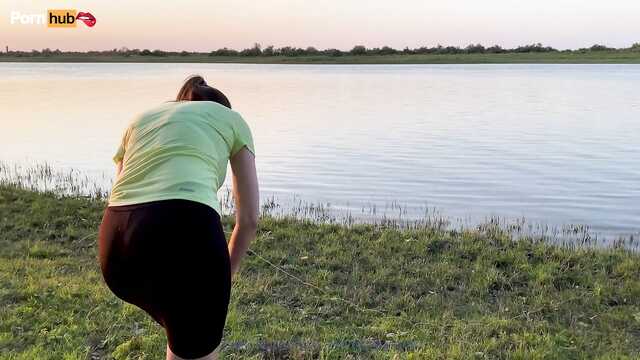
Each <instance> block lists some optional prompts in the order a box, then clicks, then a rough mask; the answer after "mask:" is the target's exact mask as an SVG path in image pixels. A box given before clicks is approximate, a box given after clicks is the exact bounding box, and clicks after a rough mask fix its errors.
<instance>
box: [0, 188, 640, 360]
mask: <svg viewBox="0 0 640 360" xmlns="http://www.w3.org/2000/svg"><path fill="white" fill-rule="evenodd" d="M103 207H104V203H103V202H102V201H99V200H93V199H90V198H82V197H78V196H67V197H61V196H58V195H55V194H52V193H38V192H34V191H30V190H24V189H22V188H20V187H17V186H14V185H6V184H5V185H0V359H87V358H91V359H94V358H95V359H98V358H115V359H159V358H162V357H163V353H164V349H165V339H164V334H163V333H162V331H161V328H160V327H159V326H157V325H155V324H154V323H153V322H152V321H151V320H150V318H149V317H148V316H146V314H145V313H143V312H142V311H141V310H138V309H137V308H135V307H133V306H130V305H127V304H125V303H123V302H122V301H120V300H119V299H117V298H116V297H115V296H114V295H112V294H111V293H110V291H109V290H108V288H107V287H106V286H105V284H104V283H103V281H102V277H101V274H100V272H99V267H98V265H97V260H96V246H95V243H96V239H95V236H94V235H93V234H94V233H95V231H96V229H97V227H98V224H99V222H100V219H101V215H102V210H103ZM224 222H225V227H226V229H227V230H230V229H231V227H232V224H231V219H230V218H227V217H225V219H224ZM252 249H253V250H254V251H255V252H256V254H259V255H260V256H262V257H264V258H265V259H268V260H269V261H271V262H273V263H275V264H277V265H278V266H281V267H282V268H283V269H285V270H286V271H288V272H290V273H291V274H293V275H295V276H298V277H300V278H302V279H303V280H304V281H307V282H309V283H312V284H314V285H316V286H318V287H320V288H321V289H323V290H322V291H319V290H316V289H314V288H310V287H307V286H304V285H301V284H300V283H298V282H296V281H295V280H293V279H291V278H290V277H287V276H286V275H284V274H283V273H281V272H278V271H277V270H275V269H274V268H272V267H271V266H270V265H268V264H267V263H265V262H264V261H263V260H261V259H260V258H258V257H257V256H256V255H251V254H250V255H247V257H246V260H245V262H244V263H243V265H242V268H241V271H240V273H239V275H238V277H237V279H236V281H235V283H234V285H233V290H232V302H231V304H230V311H229V315H228V321H227V325H226V329H225V337H224V340H223V344H222V346H221V350H222V354H223V355H224V358H228V359H345V358H351V359H445V358H446V359H496V358H502V359H588V358H596V359H637V358H638V357H640V281H639V280H638V279H640V261H639V260H640V259H639V258H638V256H637V255H636V254H633V253H631V252H629V251H628V250H623V249H621V248H617V249H600V250H594V249H581V248H578V249H567V248H562V247H557V246H551V245H549V244H545V243H543V242H538V241H534V240H520V241H513V240H511V239H510V238H509V237H508V236H506V235H505V234H504V233H503V232H502V231H500V230H499V229H497V228H496V229H490V228H487V229H485V230H483V231H472V230H469V231H464V232H457V231H444V230H436V229H430V228H423V229H418V230H397V229H393V228H388V227H384V226H371V225H354V226H351V227H344V226H340V225H322V224H316V223H312V222H308V221H299V220H288V219H273V218H263V219H262V220H261V223H260V231H259V237H258V239H257V240H256V241H255V242H254V243H253V244H252ZM339 299H347V300H348V301H351V302H353V303H356V304H357V306H353V305H350V304H348V303H345V302H344V301H341V300H339Z"/></svg>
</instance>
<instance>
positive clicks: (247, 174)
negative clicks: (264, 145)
mask: <svg viewBox="0 0 640 360" xmlns="http://www.w3.org/2000/svg"><path fill="white" fill-rule="evenodd" d="M231 170H232V172H233V198H234V200H235V207H236V225H235V227H234V228H233V233H232V234H231V240H229V257H230V259H231V275H232V276H233V275H234V274H235V273H236V272H237V271H238V269H239V268H240V260H241V259H242V257H243V256H244V254H245V253H246V252H247V249H248V248H249V243H250V242H251V241H252V240H253V239H254V238H255V237H256V231H257V228H258V213H259V210H260V208H259V206H260V199H259V192H258V177H257V174H256V164H255V157H254V156H253V154H252V153H251V151H249V150H247V148H246V147H244V148H242V150H240V151H238V152H237V153H236V154H235V155H234V156H233V157H232V158H231Z"/></svg>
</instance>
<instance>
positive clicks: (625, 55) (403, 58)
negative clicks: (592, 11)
mask: <svg viewBox="0 0 640 360" xmlns="http://www.w3.org/2000/svg"><path fill="white" fill-rule="evenodd" d="M2 62H5V63H6V62H18V63H37V62H48V63H193V64H200V63H212V64H216V63H233V64H345V65H346V64H362V65H367V64H381V65H392V64H414V65H418V64H640V51H598V52H585V53H574V52H573V53H562V52H553V53H506V54H438V55H433V54H428V55H423V54H417V55H343V56H326V55H319V56H210V55H207V54H190V55H186V56H182V55H166V56H154V55H147V56H144V55H128V56H126V55H89V54H61V55H24V56H16V55H0V63H2Z"/></svg>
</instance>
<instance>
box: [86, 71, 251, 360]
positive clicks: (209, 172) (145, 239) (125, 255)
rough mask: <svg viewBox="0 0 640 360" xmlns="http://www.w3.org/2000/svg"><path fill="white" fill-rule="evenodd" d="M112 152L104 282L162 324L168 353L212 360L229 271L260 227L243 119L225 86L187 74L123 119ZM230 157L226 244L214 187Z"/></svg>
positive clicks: (103, 234) (102, 254)
mask: <svg viewBox="0 0 640 360" xmlns="http://www.w3.org/2000/svg"><path fill="white" fill-rule="evenodd" d="M113 160H114V161H115V163H116V164H117V165H116V167H117V178H116V181H115V183H114V185H113V188H112V191H111V196H110V198H109V203H108V206H107V208H106V209H105V212H104V216H103V219H102V224H101V225H100V234H99V258H100V266H101V269H102V274H103V277H104V280H105V282H106V283H107V285H108V286H109V288H110V289H111V291H113V293H114V294H115V295H116V296H118V297H119V298H121V299H122V300H124V301H126V302H129V303H131V304H134V305H136V306H138V307H140V308H142V309H143V310H145V311H146V312H147V313H149V315H151V316H152V317H153V319H155V321H156V322H158V323H159V324H160V325H161V326H163V327H164V329H165V331H166V334H167V359H217V352H216V351H215V350H216V348H217V347H218V345H219V344H220V342H221V339H222V332H223V328H224V324H225V321H226V315H227V307H228V304H229V295H230V291H231V278H232V276H233V274H235V272H236V271H237V270H238V267H239V266H240V260H241V259H242V257H243V256H244V254H245V252H246V250H247V248H248V247H249V243H250V242H251V241H252V240H253V239H254V238H255V234H256V227H257V219H258V203H259V201H258V182H257V176H256V168H255V161H254V147H253V139H252V136H251V131H250V130H249V127H248V126H247V124H246V123H245V121H244V120H243V119H242V117H241V116H240V115H239V114H238V113H236V112H234V111H232V110H231V104H230V103H229V100H228V99H227V97H226V96H225V95H224V94H223V93H222V92H220V91H219V90H217V89H215V88H213V87H210V86H208V85H207V84H206V82H205V81H204V79H203V78H202V77H200V76H193V77H191V78H189V79H187V81H186V82H185V84H184V86H183V87H182V89H180V91H179V93H178V97H177V101H175V102H168V103H165V104H162V105H160V106H157V107H156V108H154V109H151V110H149V111H147V112H145V113H143V114H142V115H140V116H139V117H137V118H136V119H135V120H134V121H133V122H132V123H131V124H130V125H129V127H128V129H127V131H126V132H125V135H124V138H123V140H122V144H121V145H120V148H119V149H118V151H117V153H116V155H115V156H114V158H113ZM229 161H230V163H231V169H232V172H233V195H234V199H235V205H236V223H235V227H234V229H233V233H232V235H231V239H230V241H229V245H228V246H227V242H226V240H225V236H224V232H223V229H222V225H221V223H220V202H219V200H218V199H217V196H216V194H217V190H218V189H219V188H220V187H221V186H222V183H223V182H224V179H225V175H226V170H227V163H228V162H229Z"/></svg>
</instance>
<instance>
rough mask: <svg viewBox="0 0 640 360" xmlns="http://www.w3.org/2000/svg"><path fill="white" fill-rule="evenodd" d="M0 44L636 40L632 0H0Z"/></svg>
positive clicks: (201, 46)
mask: <svg viewBox="0 0 640 360" xmlns="http://www.w3.org/2000/svg"><path fill="white" fill-rule="evenodd" d="M47 9H77V10H78V11H88V12H91V13H92V14H93V15H94V16H95V17H96V19H97V23H96V25H95V26H94V27H93V28H88V27H86V26H84V24H78V26H77V28H73V29H64V28H47V27H46V25H23V24H11V13H12V12H14V11H18V12H20V13H21V14H44V13H46V10H47ZM0 16H1V21H0V47H1V48H2V49H3V50H4V47H5V46H9V48H10V49H14V50H31V49H42V48H51V49H56V48H59V49H61V50H80V51H85V50H106V49H113V48H121V47H127V48H130V49H134V48H139V49H152V50H153V49H162V50H174V51H175V50H187V51H211V50H214V49H218V48H222V47H229V48H234V49H242V48H247V47H251V46H252V45H253V44H254V43H260V44H262V45H263V46H267V45H274V46H276V47H280V46H296V47H307V46H315V47H316V48H319V49H325V48H338V49H342V50H347V49H350V48H352V47H353V46H354V45H365V46H367V47H381V46H384V45H388V46H391V47H394V48H399V49H400V48H404V47H407V46H408V47H410V48H414V47H420V46H435V45H437V44H442V45H453V46H462V47H464V46H466V45H468V44H471V43H474V44H475V43H481V44H483V45H485V46H491V45H494V44H498V45H501V46H503V47H515V46H518V45H525V44H531V43H537V42H540V43H542V44H544V45H548V46H553V47H555V48H558V49H567V48H571V49H575V48H580V47H588V46H591V45H593V44H596V43H597V44H604V45H607V46H611V47H628V46H630V45H631V44H633V43H634V42H640V20H639V19H640V0H607V1H604V0H600V1H594V0H437V1H436V0H393V1H389V0H385V1H382V0H324V1H310V0H304V1H303V0H262V1H256V0H232V1H220V0H206V1H205V0H180V1H178V0H173V1H157V0H155V1H151V0H137V1H131V0H126V1H125V0H109V1H107V0H93V1H89V0H86V1H55V0H51V1H45V0H34V1H29V0H1V1H0Z"/></svg>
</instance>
